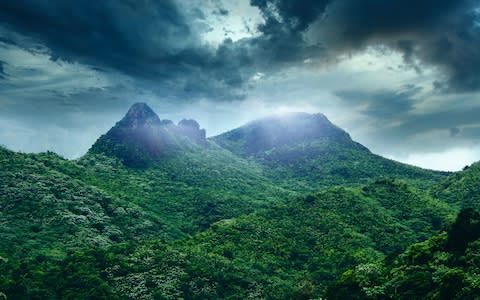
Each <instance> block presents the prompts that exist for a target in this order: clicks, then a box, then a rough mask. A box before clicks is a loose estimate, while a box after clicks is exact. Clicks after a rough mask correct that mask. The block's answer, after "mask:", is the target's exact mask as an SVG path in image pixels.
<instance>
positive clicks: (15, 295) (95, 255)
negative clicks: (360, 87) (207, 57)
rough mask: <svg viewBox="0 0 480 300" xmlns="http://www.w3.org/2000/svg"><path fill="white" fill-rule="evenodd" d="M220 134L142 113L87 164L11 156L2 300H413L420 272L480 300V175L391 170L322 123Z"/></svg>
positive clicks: (1, 191) (275, 122)
mask: <svg viewBox="0 0 480 300" xmlns="http://www.w3.org/2000/svg"><path fill="white" fill-rule="evenodd" d="M295 133H296V134H297V135H296V136H295ZM205 136H206V134H205V131H204V130H202V129H201V128H200V125H199V124H198V123H197V122H196V121H194V120H183V121H181V122H179V123H178V124H174V123H173V122H171V121H168V120H162V119H160V118H159V117H158V116H157V115H156V114H155V112H153V110H151V108H149V107H148V106H147V105H146V104H143V103H138V104H135V105H134V106H133V107H132V108H131V109H130V110H129V111H128V112H127V114H126V115H125V117H124V118H123V119H122V120H120V121H119V122H117V124H115V125H114V126H113V127H112V129H111V130H109V131H108V132H107V133H106V134H105V135H103V136H101V137H100V138H99V139H98V140H97V142H96V143H95V144H94V145H93V146H92V148H91V149H90V151H88V153H87V154H85V155H84V156H83V157H82V158H80V159H78V160H66V159H64V158H62V157H60V156H58V155H56V154H54V153H52V152H47V153H38V154H24V153H16V152H13V151H10V150H7V149H4V148H0V269H1V270H2V272H0V299H1V297H4V298H5V297H6V298H7V299H182V298H183V299H318V298H325V296H328V297H327V298H328V299H334V298H335V297H336V295H352V297H353V295H355V297H357V299H363V298H369V299H414V298H411V295H412V291H415V288H416V287H415V286H411V285H410V282H415V276H416V273H415V272H414V271H413V270H415V269H416V268H419V269H421V270H422V272H423V273H422V274H423V275H422V276H424V277H422V280H423V281H422V282H425V286H422V289H423V290H422V291H424V293H423V292H422V293H423V294H422V295H424V296H425V295H426V296H425V297H426V298H431V299H437V298H435V297H436V295H440V294H439V293H440V292H441V291H440V292H439V290H438V289H436V287H435V282H441V283H442V284H447V283H445V282H446V281H445V280H447V281H448V280H450V281H448V284H455V294H454V295H455V296H456V297H457V296H458V297H460V296H461V295H468V296H471V295H475V293H476V291H477V290H476V288H477V287H478V286H477V285H476V284H477V283H475V281H474V278H475V276H474V275H475V274H480V270H479V269H478V265H477V264H476V262H475V261H474V259H475V257H476V256H478V255H480V253H478V249H477V248H478V247H476V243H478V242H477V241H478V235H476V232H477V229H478V228H477V227H475V226H477V225H475V224H478V214H477V213H476V212H475V208H478V201H477V200H478V199H477V198H478V197H477V196H476V195H478V194H480V187H479V185H478V184H477V181H478V180H477V178H478V176H477V175H478V174H479V172H478V170H479V169H478V165H477V164H475V165H472V166H470V167H469V168H466V169H465V170H464V171H462V172H458V173H454V174H447V173H442V172H434V171H429V170H423V169H420V168H416V167H412V166H408V165H405V164H401V163H398V162H394V161H391V160H387V159H385V158H382V157H380V156H377V155H374V154H372V153H371V152H370V151H369V150H368V149H366V148H365V147H364V146H362V145H360V144H358V143H356V142H354V141H352V140H351V138H350V136H349V135H348V134H347V133H346V132H345V131H343V130H341V129H340V128H338V127H336V126H334V125H333V124H331V123H330V122H329V121H328V119H327V118H326V117H325V116H323V115H309V114H302V113H300V114H291V115H286V116H285V115H284V116H275V117H270V118H267V119H263V120H259V121H255V122H252V123H250V124H247V125H246V126H244V127H241V128H239V129H235V130H233V131H231V132H229V133H225V134H224V135H220V136H217V137H214V138H211V139H207V138H206V137H205ZM468 207H473V210H464V211H462V213H461V214H460V216H459V217H458V219H457V221H456V222H455V223H453V222H454V220H455V217H456V215H457V213H458V212H459V211H460V209H461V208H465V209H467V208H468ZM465 211H466V212H465ZM461 220H467V221H461ZM452 223H453V224H454V225H453V226H452V227H450V226H451V225H450V224H452ZM455 224H456V225H455ZM458 228H460V231H459V229H458ZM462 228H465V229H466V230H467V231H468V232H471V233H472V234H470V235H469V236H468V238H467V239H463V240H462V239H459V232H461V231H462V230H463V229H462ZM442 232H447V233H442ZM447 236H448V238H447ZM425 241H426V242H425ZM439 241H440V242H439ZM418 243H420V244H418ZM432 243H433V244H432ZM457 244H458V245H460V244H461V245H462V246H461V247H460V248H458V247H457V246H456V245H457ZM410 245H412V246H410ZM452 245H453V246H452ZM432 247H433V248H432ZM434 247H436V248H434ZM412 249H414V250H412ZM412 251H413V252H412ZM402 253H403V254H402ZM412 253H413V254H412ZM437 253H438V255H437ZM444 253H447V254H448V253H449V254H448V255H450V256H448V259H447V260H439V259H440V258H442V257H444V256H445V255H447V254H444ZM417 254H418V255H423V256H425V255H427V254H428V255H430V256H425V259H424V260H421V261H420V260H417ZM398 255H400V256H398ZM412 255H413V256H415V260H414V261H413V260H408V259H409V258H410V257H411V256H412ZM423 256H422V257H423ZM439 257H440V258H439ZM457 258H458V259H457ZM442 259H443V258H442ZM465 260H467V261H465ZM421 262H425V264H429V267H430V266H431V265H435V268H434V269H433V270H435V272H437V273H435V274H437V275H438V274H440V273H438V272H441V271H442V270H445V272H447V271H448V272H447V273H445V274H443V273H441V274H443V275H442V276H441V277H438V276H440V275H441V274H440V275H438V276H437V275H435V274H433V273H432V274H430V273H428V272H427V271H428V270H430V269H428V268H427V267H426V266H420V267H419V266H417V263H421ZM444 266H446V267H448V269H445V268H444ZM370 267H372V268H375V269H373V270H372V271H371V272H373V273H369V272H370V271H368V270H370V269H368V268H370ZM425 268H427V269H425ZM397 269H398V270H407V271H408V272H409V273H408V272H407V271H405V272H406V273H405V274H407V275H406V276H409V277H403V279H402V280H404V281H400V279H399V277H395V276H396V275H395V274H397V273H395V272H396V270H397ZM365 270H367V271H365ZM377 271H378V272H377ZM457 271H458V272H457ZM460 271H462V272H463V273H460ZM365 272H366V273H365ZM402 272H403V271H402ZM442 272H443V271H442ZM452 272H453V273H452ZM369 274H372V276H376V277H372V281H368V280H370V279H369V278H370V277H368V276H370V275H369ZM429 274H430V275H429ZM452 274H453V275H452ZM458 274H460V275H458ZM450 275H451V276H450ZM457 275H458V276H457ZM429 276H430V277H429ZM435 276H437V277H435ZM449 276H450V277H449ZM438 278H440V279H438ZM365 280H367V281H365ZM400 284H401V285H400ZM400 286H401V288H396V287H400ZM449 286H450V285H449ZM463 288H465V289H466V290H465V291H464V292H459V291H461V290H462V289H463ZM336 290H338V291H339V292H338V293H336ZM340 291H343V292H345V293H344V294H341V293H340ZM392 291H396V292H395V293H393V292H392ZM442 291H443V290H442ZM430 292H431V293H430ZM442 293H443V292H442ZM442 295H443V294H442ZM347 299H348V298H347ZM419 299H420V298H419ZM422 299H423V298H422ZM459 299H460V298H459Z"/></svg>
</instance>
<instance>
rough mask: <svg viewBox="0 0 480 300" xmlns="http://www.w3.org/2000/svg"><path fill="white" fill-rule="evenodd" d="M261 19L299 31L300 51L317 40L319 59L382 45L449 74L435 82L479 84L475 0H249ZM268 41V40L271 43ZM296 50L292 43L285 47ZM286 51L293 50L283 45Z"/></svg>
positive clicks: (280, 30) (272, 28) (274, 32)
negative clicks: (256, 8) (322, 48)
mask: <svg viewBox="0 0 480 300" xmlns="http://www.w3.org/2000/svg"><path fill="white" fill-rule="evenodd" d="M251 3H252V5H256V6H257V7H258V8H259V9H261V11H262V13H263V15H264V17H265V19H266V22H265V24H264V25H261V26H260V30H261V31H262V32H263V33H264V35H265V36H266V37H269V39H270V40H272V41H276V39H275V38H272V37H274V36H277V37H279V36H280V35H282V34H283V36H287V38H289V39H291V38H292V37H297V36H299V35H302V40H301V41H299V40H297V42H301V43H302V45H303V47H297V49H300V50H301V51H304V49H307V48H311V47H312V45H317V46H318V45H322V46H323V47H324V48H325V49H327V50H328V52H325V53H323V58H324V59H330V58H332V57H333V58H335V57H337V56H338V55H340V54H345V53H355V52H359V51H362V50H364V49H365V48H366V47H368V46H372V45H385V46H388V47H390V48H391V49H394V50H397V51H400V52H402V53H403V55H404V58H405V62H406V63H408V64H411V65H412V66H413V67H414V68H415V69H416V70H417V71H421V67H420V66H419V65H418V64H417V60H418V63H420V64H426V65H433V66H436V67H439V68H440V69H441V70H442V71H443V72H445V74H446V76H447V77H448V80H447V82H445V83H444V84H443V85H439V82H438V83H437V85H438V87H440V86H441V87H442V89H443V90H450V91H472V90H478V89H479V88H480V75H479V72H478V70H479V69H480V47H478V45H479V44H480V26H479V20H480V19H479V13H478V10H477V8H478V6H479V1H476V0H457V1H452V0H439V1H431V0H417V1H414V2H412V1H403V0H392V1H383V0H364V1H358V0H327V1H313V0H304V1H295V0H251ZM274 44H275V43H273V44H272V45H274ZM289 50H295V49H289ZM288 52H289V53H290V54H291V55H298V53H295V52H292V51H288Z"/></svg>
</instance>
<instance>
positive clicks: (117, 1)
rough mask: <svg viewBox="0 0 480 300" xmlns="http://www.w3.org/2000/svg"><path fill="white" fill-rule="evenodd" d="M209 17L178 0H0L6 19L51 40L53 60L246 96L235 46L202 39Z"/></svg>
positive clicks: (0, 20)
mask: <svg viewBox="0 0 480 300" xmlns="http://www.w3.org/2000/svg"><path fill="white" fill-rule="evenodd" d="M204 18H205V16H204V15H203V13H202V12H201V11H200V10H198V9H191V10H190V11H188V12H186V11H181V10H180V8H179V7H178V5H177V4H176V3H175V2H174V1H171V0H158V1H153V0H152V1H149V0H140V1H137V0H105V1H77V2H75V3H72V2H65V1H61V0H54V1H36V0H19V1H15V2H12V1H1V2H0V24H1V25H3V26H4V27H5V28H7V29H9V30H11V31H13V32H16V33H20V34H22V35H24V36H27V37H29V38H31V39H33V40H34V41H37V42H38V43H40V44H42V45H45V46H46V47H48V49H49V51H50V53H51V55H52V58H53V59H56V58H60V59H63V60H69V61H79V62H81V63H84V64H87V65H91V66H94V67H98V68H101V69H104V70H112V69H113V70H119V71H121V72H123V73H126V74H128V75H131V76H133V77H135V78H141V79H143V80H150V81H151V82H152V85H155V84H161V85H162V86H163V87H164V88H170V89H171V90H178V91H180V92H183V95H185V94H187V95H188V94H189V93H194V92H195V95H194V96H202V95H208V96H212V95H214V96H218V97H222V96H234V95H235V94H236V93H239V92H240V93H241V91H239V90H238V89H239V88H240V84H239V81H243V80H244V78H243V77H242V74H240V71H239V70H238V69H233V68H230V67H228V66H229V64H230V63H231V61H230V59H232V58H234V57H232V55H231V54H230V52H229V51H228V48H230V47H231V46H230V45H228V44H226V45H222V46H221V47H220V48H219V49H218V50H216V49H213V47H210V46H207V45H204V44H203V43H202V41H201V40H200V34H201V33H202V31H203V30H207V29H205V28H206V26H203V25H204V24H205V20H204ZM4 41H8V42H10V43H12V42H13V43H16V44H17V45H19V46H21V47H25V48H28V47H31V45H29V44H26V43H25V41H18V40H17V41H15V40H14V41H12V39H11V38H4ZM226 49H227V50H226ZM222 55H225V56H222ZM233 65H235V63H233Z"/></svg>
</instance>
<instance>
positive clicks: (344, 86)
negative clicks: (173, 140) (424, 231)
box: [0, 0, 480, 170]
mask: <svg viewBox="0 0 480 300" xmlns="http://www.w3.org/2000/svg"><path fill="white" fill-rule="evenodd" d="M440 2H441V3H440ZM440 2H438V3H434V2H432V1H427V0H421V1H416V2H415V3H410V2H405V1H399V0H390V1H389V2H388V3H384V2H382V1H376V0H367V4H366V5H359V4H358V3H357V1H353V0H332V1H319V2H318V3H313V2H311V1H307V0H299V1H291V0H275V1H274V0H262V1H259V0H252V1H230V0H206V1H200V0H192V1H189V2H185V1H179V0H165V1H157V0H154V1H141V2H138V3H135V4H132V2H131V1H128V0H120V1H111V2H108V3H102V4H98V3H96V2H92V3H75V5H73V6H72V5H67V4H65V3H64V2H63V1H60V0H54V1H48V2H47V3H38V1H35V0H21V1H19V2H18V1H17V2H15V3H13V2H10V1H6V2H5V1H4V3H2V4H1V6H0V99H1V101H0V127H1V128H5V130H2V131H0V144H4V145H6V146H7V147H9V148H11V149H15V150H20V151H24V152H39V151H46V150H52V151H54V152H57V153H59V154H61V155H63V156H65V157H69V158H78V157H80V156H81V155H82V154H83V153H85V152H86V151H87V150H88V149H89V148H90V146H91V145H92V144H93V142H94V141H95V140H96V139H97V138H98V136H99V135H101V134H102V133H104V132H105V131H106V130H107V129H108V128H110V124H111V123H112V122H115V121H118V119H119V118H120V117H121V116H122V115H123V114H124V112H125V110H127V109H128V107H130V106H131V105H132V104H133V102H134V101H143V102H148V103H149V104H150V105H151V106H152V107H153V108H155V109H156V110H157V111H159V112H162V115H163V114H165V115H167V116H169V118H171V119H172V120H174V121H175V122H178V121H180V120H181V119H182V118H183V117H184V116H190V117H192V118H194V119H196V120H197V121H198V122H199V123H200V124H202V126H203V128H205V129H207V131H208V132H209V134H211V135H217V134H220V133H222V132H225V131H227V130H229V129H231V128H235V127H238V126H240V125H242V124H244V123H247V122H249V121H252V120H255V119H259V118H262V117H265V116H268V115H271V114H273V113H277V112H294V111H304V112H308V113H316V112H322V113H324V114H325V115H327V116H328V117H329V118H330V119H331V120H332V121H333V122H334V123H335V124H337V125H339V126H340V127H342V128H344V129H347V130H348V132H349V133H350V134H351V135H352V136H353V137H354V138H355V140H356V141H359V142H360V143H362V144H363V145H365V146H367V147H368V148H369V149H371V150H372V151H373V152H375V153H378V154H381V155H383V156H386V157H391V158H395V159H396V160H400V161H403V162H409V163H414V164H416V165H420V166H422V167H427V168H431V169H438V170H460V169H462V168H463V167H464V166H465V165H469V164H471V163H472V162H474V161H476V160H478V159H480V147H479V146H478V141H479V135H478V132H480V131H479V130H478V129H479V126H480V125H479V121H478V115H479V112H480V104H479V103H480V101H479V99H480V97H479V87H480V80H479V75H478V74H480V72H479V70H478V68H479V66H480V62H479V59H478V57H480V55H478V51H479V50H478V41H479V39H480V33H479V31H478V26H477V24H478V19H479V16H478V3H477V1H472V0H461V1H451V0H442V1H440ZM100 20H102V21H100ZM86 124H87V125H88V126H85V125H86Z"/></svg>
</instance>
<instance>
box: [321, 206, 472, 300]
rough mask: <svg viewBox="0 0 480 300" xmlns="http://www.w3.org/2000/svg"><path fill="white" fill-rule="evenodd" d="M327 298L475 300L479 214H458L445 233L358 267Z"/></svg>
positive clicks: (335, 285) (346, 273) (465, 212)
mask: <svg viewBox="0 0 480 300" xmlns="http://www.w3.org/2000/svg"><path fill="white" fill-rule="evenodd" d="M327 295H328V299H452V300H453V299H480V213H478V212H476V211H474V210H473V209H464V210H462V211H461V212H460V213H459V215H458V217H457V220H456V221H455V223H454V224H453V225H452V226H451V228H450V230H448V232H447V233H442V234H440V235H438V236H435V237H432V238H430V239H429V240H427V241H425V242H422V243H418V244H414V245H412V246H410V247H409V248H408V249H407V250H406V251H405V252H404V253H403V254H401V255H400V256H399V257H398V258H397V259H396V260H395V261H394V262H393V263H391V264H382V263H373V264H360V265H358V266H356V267H355V268H354V269H351V270H349V271H346V272H345V273H343V275H342V276H341V278H340V279H339V280H338V281H337V282H335V283H334V284H332V285H331V286H330V287H329V291H328V293H327Z"/></svg>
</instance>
